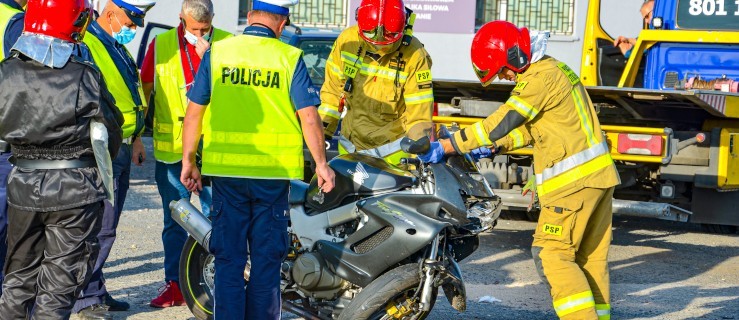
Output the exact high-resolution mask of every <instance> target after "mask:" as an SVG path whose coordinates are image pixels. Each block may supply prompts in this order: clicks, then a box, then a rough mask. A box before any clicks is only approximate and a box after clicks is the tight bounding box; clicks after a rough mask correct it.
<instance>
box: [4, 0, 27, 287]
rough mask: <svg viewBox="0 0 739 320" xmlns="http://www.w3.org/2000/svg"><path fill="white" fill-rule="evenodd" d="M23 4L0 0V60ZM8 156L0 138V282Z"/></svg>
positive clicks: (17, 32) (19, 24)
mask: <svg viewBox="0 0 739 320" xmlns="http://www.w3.org/2000/svg"><path fill="white" fill-rule="evenodd" d="M25 5H26V1H25V0H0V35H2V37H3V39H2V42H0V60H3V59H5V58H6V57H7V56H8V55H9V54H10V48H12V47H13V44H15V41H16V40H18V37H20V36H21V32H23V19H24V17H25V13H24V12H23V7H24V6H25ZM10 156H11V153H10V144H9V143H7V142H5V141H2V140H0V282H2V281H3V272H2V268H3V266H4V265H5V254H6V252H7V249H8V247H7V244H6V242H5V239H6V238H7V235H8V230H7V227H8V220H7V217H8V204H7V199H8V198H7V194H6V186H7V183H6V181H7V179H8V174H9V173H10V170H11V169H13V166H12V165H11V164H10V162H9V161H8V159H10Z"/></svg>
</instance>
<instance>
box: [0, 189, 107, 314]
mask: <svg viewBox="0 0 739 320" xmlns="http://www.w3.org/2000/svg"><path fill="white" fill-rule="evenodd" d="M102 214H103V202H102V201H99V202H95V203H91V204H88V205H84V206H81V207H77V208H73V209H68V210H61V211H51V212H28V211H22V210H18V209H15V208H13V207H9V210H8V259H7V261H6V263H5V282H4V283H3V295H2V298H0V319H3V320H5V319H8V320H10V319H13V320H16V319H28V318H30V319H69V317H70V316H71V313H72V306H73V305H74V302H75V299H76V298H77V296H78V295H79V293H80V290H82V287H83V286H84V285H85V284H87V282H88V281H89V280H90V276H91V275H92V267H93V266H94V265H95V259H96V258H97V254H98V251H99V250H100V246H99V245H98V241H97V238H96V235H97V233H98V231H100V223H101V219H100V217H101V216H102ZM31 310H33V311H32V312H33V316H31V317H29V313H30V312H31Z"/></svg>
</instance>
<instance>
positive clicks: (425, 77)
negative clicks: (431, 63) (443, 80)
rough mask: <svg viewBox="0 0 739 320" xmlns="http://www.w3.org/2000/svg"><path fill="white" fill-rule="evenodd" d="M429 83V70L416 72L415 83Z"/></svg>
mask: <svg viewBox="0 0 739 320" xmlns="http://www.w3.org/2000/svg"><path fill="white" fill-rule="evenodd" d="M429 81H431V70H426V71H421V72H416V82H418V83H421V82H429Z"/></svg>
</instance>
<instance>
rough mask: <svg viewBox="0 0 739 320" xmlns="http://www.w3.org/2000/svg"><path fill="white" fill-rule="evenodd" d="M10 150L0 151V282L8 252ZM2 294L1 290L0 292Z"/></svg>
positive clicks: (0, 281) (11, 168)
mask: <svg viewBox="0 0 739 320" xmlns="http://www.w3.org/2000/svg"><path fill="white" fill-rule="evenodd" d="M10 156H11V153H10V152H0V284H1V283H2V282H3V279H4V272H3V270H4V268H5V254H6V253H7V252H8V244H7V242H6V238H7V237H8V195H7V193H6V191H7V188H8V174H10V170H13V165H12V164H10V162H8V159H9V158H10ZM1 289H2V288H0V290H1ZM0 294H2V292H0Z"/></svg>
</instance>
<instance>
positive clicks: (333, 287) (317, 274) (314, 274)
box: [291, 252, 346, 299]
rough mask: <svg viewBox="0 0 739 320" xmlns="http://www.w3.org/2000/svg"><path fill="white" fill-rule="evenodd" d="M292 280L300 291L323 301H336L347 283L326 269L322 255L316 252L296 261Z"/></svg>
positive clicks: (306, 254) (301, 256)
mask: <svg viewBox="0 0 739 320" xmlns="http://www.w3.org/2000/svg"><path fill="white" fill-rule="evenodd" d="M291 274H292V279H293V280H294V281H295V284H297V285H298V288H299V289H300V291H303V292H304V293H305V294H306V295H308V296H312V297H315V298H321V299H334V298H335V297H336V296H337V295H338V293H339V290H341V288H343V287H344V285H345V284H346V281H345V280H344V279H342V278H340V277H339V276H337V275H335V274H334V273H333V272H331V270H329V269H328V268H327V267H326V263H325V262H324V261H323V258H322V257H321V255H319V254H318V253H316V252H308V253H305V254H301V255H300V256H298V258H297V259H295V264H294V265H293V268H292V272H291Z"/></svg>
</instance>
